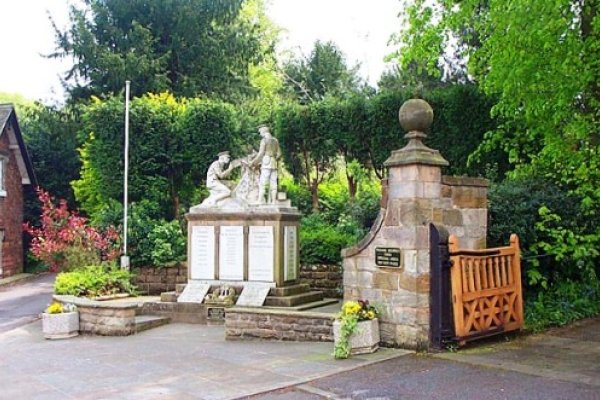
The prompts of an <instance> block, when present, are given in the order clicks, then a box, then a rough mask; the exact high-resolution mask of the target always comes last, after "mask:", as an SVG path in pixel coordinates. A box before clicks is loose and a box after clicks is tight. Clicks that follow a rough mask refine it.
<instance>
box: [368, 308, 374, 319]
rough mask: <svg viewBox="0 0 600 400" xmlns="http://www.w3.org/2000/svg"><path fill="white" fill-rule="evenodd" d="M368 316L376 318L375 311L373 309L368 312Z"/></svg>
mask: <svg viewBox="0 0 600 400" xmlns="http://www.w3.org/2000/svg"><path fill="white" fill-rule="evenodd" d="M367 318H369V319H374V318H375V312H374V311H373V310H371V311H369V312H368V313H367Z"/></svg>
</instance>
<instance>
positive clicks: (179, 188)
mask: <svg viewBox="0 0 600 400" xmlns="http://www.w3.org/2000/svg"><path fill="white" fill-rule="evenodd" d="M123 124H124V121H123V103H122V100H120V99H117V98H110V99H108V100H105V101H101V100H98V99H96V100H95V102H94V103H93V104H92V105H90V106H88V107H87V108H86V112H85V114H84V118H83V128H82V130H83V132H85V133H87V135H88V138H87V141H86V143H85V145H84V146H83V148H82V150H81V157H82V161H83V169H82V173H81V179H80V180H78V181H75V182H74V183H73V186H74V189H75V195H76V197H77V200H78V201H79V202H80V204H81V207H82V208H83V209H84V210H86V211H87V212H89V213H90V214H92V215H95V214H96V213H98V212H100V211H101V210H102V209H103V208H104V207H105V206H106V205H107V204H110V200H117V201H121V199H122V197H123V184H122V182H123V146H124V138H123ZM130 127H131V134H130V150H129V157H130V158H129V166H130V170H129V171H130V176H129V197H130V199H131V201H132V202H136V201H140V200H142V199H148V200H150V201H151V202H153V203H155V204H158V205H159V206H160V209H161V211H162V215H161V217H162V218H165V219H167V220H171V219H173V218H177V217H178V216H179V212H180V208H182V207H189V206H190V205H191V203H192V202H193V201H195V200H197V199H195V198H194V196H195V195H196V193H197V191H198V190H199V185H200V184H201V182H202V181H203V180H204V178H205V174H206V170H205V169H204V168H208V165H210V162H211V161H213V159H214V158H215V155H216V154H217V153H218V152H219V151H222V150H223V149H233V148H235V144H236V137H237V124H236V119H235V113H234V110H233V108H232V107H231V106H230V105H228V104H226V103H222V102H218V101H212V100H201V99H193V100H185V99H181V100H176V99H175V98H174V97H173V96H171V95H169V94H161V95H146V96H144V97H141V98H136V99H134V100H133V101H132V102H131V111H130Z"/></svg>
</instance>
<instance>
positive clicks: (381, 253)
mask: <svg viewBox="0 0 600 400" xmlns="http://www.w3.org/2000/svg"><path fill="white" fill-rule="evenodd" d="M375 264H376V265H378V266H380V267H399V266H400V249H398V248H396V247H376V248H375Z"/></svg>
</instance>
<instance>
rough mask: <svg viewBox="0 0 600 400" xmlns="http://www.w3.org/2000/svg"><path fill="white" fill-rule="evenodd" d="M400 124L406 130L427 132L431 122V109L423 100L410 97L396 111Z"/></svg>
mask: <svg viewBox="0 0 600 400" xmlns="http://www.w3.org/2000/svg"><path fill="white" fill-rule="evenodd" d="M398 117H399V119H400V126H402V128H403V129H404V130H405V131H406V132H412V131H417V132H423V133H425V132H427V131H428V130H429V128H430V127H431V123H432V122H433V109H432V108H431V106H430V105H429V103H427V102H426V101H425V100H422V99H410V100H407V101H405V102H404V104H402V107H400V111H399V112H398Z"/></svg>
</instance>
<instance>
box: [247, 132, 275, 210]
mask: <svg viewBox="0 0 600 400" xmlns="http://www.w3.org/2000/svg"><path fill="white" fill-rule="evenodd" d="M258 133H259V134H260V136H261V137H262V139H261V141H260V149H259V150H258V154H257V155H256V157H255V158H254V160H252V163H251V164H252V165H259V164H260V178H259V183H258V202H259V203H260V204H264V203H265V197H266V202H267V203H271V204H272V203H275V200H276V199H277V160H279V158H280V157H281V149H280V148H279V141H278V140H277V139H275V138H274V137H273V136H272V135H271V132H270V131H269V127H268V126H266V125H261V126H259V127H258ZM267 185H269V192H268V193H265V192H266V188H267Z"/></svg>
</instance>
